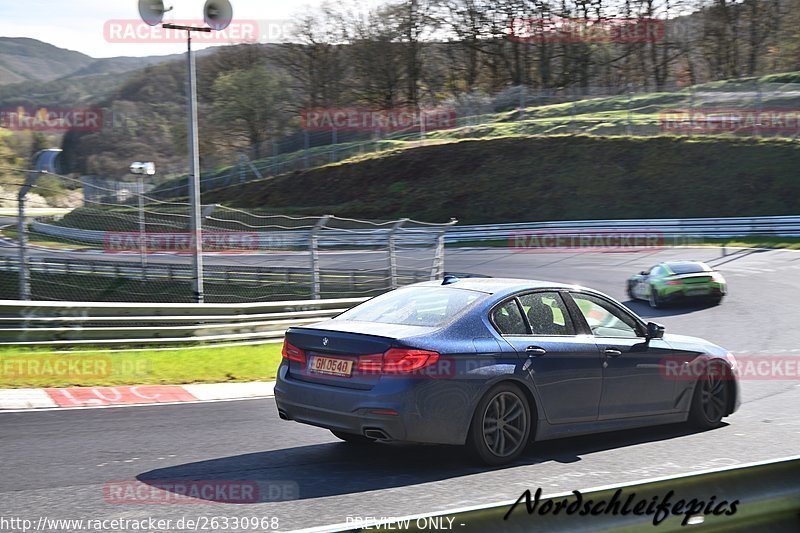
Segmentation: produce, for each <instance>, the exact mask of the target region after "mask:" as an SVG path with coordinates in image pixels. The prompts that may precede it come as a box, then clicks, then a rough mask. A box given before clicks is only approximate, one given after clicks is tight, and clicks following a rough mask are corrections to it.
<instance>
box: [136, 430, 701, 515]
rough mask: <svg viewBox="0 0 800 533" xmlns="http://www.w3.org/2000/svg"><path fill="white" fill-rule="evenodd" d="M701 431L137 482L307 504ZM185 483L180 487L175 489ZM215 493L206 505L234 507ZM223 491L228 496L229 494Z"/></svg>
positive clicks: (227, 461)
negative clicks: (252, 491) (517, 452)
mask: <svg viewBox="0 0 800 533" xmlns="http://www.w3.org/2000/svg"><path fill="white" fill-rule="evenodd" d="M693 433H695V431H694V430H692V429H691V427H689V426H688V425H686V424H672V425H667V426H657V427H652V428H642V429H634V430H627V431H618V432H613V433H606V434H596V435H589V436H582V437H571V438H567V439H559V440H553V441H544V442H541V443H535V444H533V445H532V446H531V447H530V448H529V449H528V451H527V452H526V453H525V454H524V455H523V456H522V457H521V458H520V459H519V460H517V461H516V462H514V463H512V464H510V465H506V466H503V467H495V468H492V467H487V466H481V465H478V464H477V463H476V462H475V460H474V459H472V457H471V456H469V455H468V454H467V453H466V451H465V450H464V448H462V447H456V446H434V445H412V444H367V445H355V444H348V443H345V442H330V443H324V444H314V445H309V446H298V447H295V448H285V449H275V450H270V451H264V452H258V453H250V454H242V455H235V456H231V457H223V458H219V459H211V460H208V461H199V462H195V463H186V464H182V465H176V466H172V467H167V468H160V469H156V470H151V471H149V472H145V473H142V474H140V475H139V476H137V479H138V480H139V481H140V482H142V483H145V484H148V485H152V486H155V487H158V488H161V489H163V490H178V489H176V488H174V487H181V486H182V487H184V489H183V490H185V486H186V485H197V484H202V485H210V486H214V487H223V488H225V487H233V486H237V485H242V484H248V483H249V484H253V485H258V486H259V487H260V489H259V490H258V492H257V497H256V498H253V499H252V500H250V501H245V502H237V503H264V502H277V501H292V500H306V499H312V498H322V497H327V496H337V495H344V494H353V493H359V492H366V491H374V490H382V489H388V488H394V487H405V486H413V485H418V484H423V483H430V482H435V481H441V480H444V479H451V478H458V477H462V476H467V475H472V474H480V473H483V472H488V471H492V470H503V469H507V468H514V467H519V466H525V465H536V464H546V463H549V462H557V463H576V462H579V461H581V460H582V457H583V456H585V455H590V454H593V453H597V452H602V451H605V450H610V449H617V448H624V447H627V446H635V445H638V444H642V443H645V442H655V441H661V440H667V439H673V438H678V437H682V436H686V435H690V434H693ZM177 481H180V483H176V482H177ZM209 492H211V495H205V497H204V496H203V495H201V496H200V498H201V499H206V500H208V501H217V502H223V503H224V502H228V503H230V502H229V501H228V500H222V499H219V498H217V497H215V496H214V494H215V491H213V490H212V491H209ZM223 493H224V491H223Z"/></svg>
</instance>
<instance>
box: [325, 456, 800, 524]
mask: <svg viewBox="0 0 800 533" xmlns="http://www.w3.org/2000/svg"><path fill="white" fill-rule="evenodd" d="M531 484H532V486H531V487H530V490H531V492H535V491H536V489H537V487H536V482H535V479H534V478H532V480H531ZM618 491H620V495H618V496H617V497H616V498H615V497H614V494H615V493H616V492H618ZM671 491H673V492H672V494H671V495H670V496H669V498H668V499H667V500H666V501H667V502H668V504H669V507H668V510H669V511H670V512H669V513H667V514H664V513H663V512H662V513H660V514H659V515H658V518H659V523H658V525H657V526H654V518H655V512H648V511H647V507H648V506H649V504H650V503H651V502H654V501H655V502H657V503H661V502H664V501H665V498H666V497H667V494H669V493H670V492H671ZM631 495H632V496H633V504H631V505H628V506H627V512H623V510H624V509H625V508H626V506H625V505H624V504H625V502H626V500H627V499H628V498H629V497H630V496H631ZM712 497H713V500H712ZM577 498H578V497H577V496H576V495H575V494H574V493H566V494H560V495H556V496H549V497H543V498H541V499H540V500H539V501H538V504H537V505H536V508H535V509H534V510H533V511H532V512H530V513H529V512H528V510H527V508H526V502H525V501H524V499H523V500H522V501H520V502H519V504H518V505H517V506H516V507H515V508H514V510H513V511H512V512H511V513H510V514H508V513H509V510H510V509H511V508H512V505H514V503H515V501H509V502H503V503H498V504H494V505H489V506H481V507H476V508H471V509H462V510H454V511H452V512H443V513H442V512H437V513H431V514H427V515H418V516H410V517H406V518H401V519H392V520H390V521H384V522H380V523H377V524H375V523H362V524H358V525H357V526H358V527H363V528H366V527H369V529H371V530H373V529H374V530H378V531H389V530H398V529H402V530H405V531H423V530H428V529H435V528H434V527H433V525H436V524H444V525H445V526H448V525H449V524H453V527H452V528H451V527H447V528H448V529H456V530H458V531H510V532H515V531H519V532H528V531H545V532H547V531H630V532H636V531H645V530H652V531H658V532H671V531H687V530H692V526H701V527H702V528H703V530H710V531H734V530H736V531H798V530H800V457H791V458H787V459H778V460H771V461H765V462H761V463H753V464H750V465H737V466H734V467H730V468H724V469H718V470H713V471H706V472H701V473H697V474H685V475H678V476H670V477H666V478H661V479H658V480H653V481H643V482H637V483H632V484H621V485H615V486H610V487H602V488H599V489H588V490H585V491H581V498H582V499H581V501H580V502H579V503H578V504H575V502H576V501H577ZM590 500H591V504H590V506H589V512H583V511H584V508H585V507H584V506H585V505H586V503H587V502H589V501H590ZM534 501H535V497H532V498H531V502H532V504H533V502H534ZM562 501H563V502H565V504H563V505H561V506H560V507H559V504H560V503H561V502H562ZM614 501H618V502H619V504H617V505H614V504H613V503H610V504H609V505H603V507H602V508H600V507H597V504H599V503H601V502H606V503H609V502H614ZM640 501H643V502H645V503H644V505H642V506H641V508H639V511H638V512H635V510H636V507H635V504H636V503H637V502H640ZM734 501H735V502H737V503H736V509H735V510H734V511H733V512H732V513H729V514H728V512H730V511H731V510H732V507H731V503H732V502H734ZM679 502H681V505H680V507H678V505H677V504H678V503H679ZM699 502H703V504H704V505H703V506H702V509H701V510H697V508H698V505H696V504H698V503H699ZM723 502H724V503H723ZM690 505H694V508H693V509H692V508H691V507H689V506H690ZM723 506H724V509H723ZM652 507H653V509H654V510H655V508H656V506H655V505H653V506H652ZM556 509H558V510H559V511H558V512H555V510H556ZM595 509H597V511H596V512H592V511H595ZM606 509H610V511H608V512H606ZM615 509H616V512H613V511H614V510H615ZM715 509H716V510H717V511H719V512H717V513H714V510H715ZM692 511H694V512H692ZM673 512H674V514H673ZM684 520H686V521H687V524H688V525H682V522H683V521H684ZM342 525H344V526H345V527H336V526H334V527H331V528H325V527H322V528H317V529H316V530H317V531H320V532H321V531H342V530H352V527H353V525H354V524H346V525H345V524H341V525H340V526H342ZM456 525H457V526H458V527H455V526H456ZM347 526H350V527H347Z"/></svg>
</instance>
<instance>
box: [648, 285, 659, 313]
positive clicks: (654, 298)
mask: <svg viewBox="0 0 800 533" xmlns="http://www.w3.org/2000/svg"><path fill="white" fill-rule="evenodd" d="M648 302H649V303H650V307H652V308H653V309H656V308H658V307H661V297H660V296H659V295H658V290H657V289H656V288H655V287H653V286H652V285H651V286H650V298H649V299H648Z"/></svg>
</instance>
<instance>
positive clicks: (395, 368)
mask: <svg viewBox="0 0 800 533" xmlns="http://www.w3.org/2000/svg"><path fill="white" fill-rule="evenodd" d="M438 360H439V354H438V353H436V352H429V351H428V350H416V349H413V348H392V349H391V350H389V351H388V352H386V353H385V354H383V373H384V374H408V373H410V372H415V371H417V370H420V369H422V368H425V367H426V366H431V365H434V364H436V361H438Z"/></svg>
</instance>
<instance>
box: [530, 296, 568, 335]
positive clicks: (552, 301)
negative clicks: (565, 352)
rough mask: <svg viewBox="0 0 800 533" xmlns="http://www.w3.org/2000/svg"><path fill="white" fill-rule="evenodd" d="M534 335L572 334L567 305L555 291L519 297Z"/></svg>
mask: <svg viewBox="0 0 800 533" xmlns="http://www.w3.org/2000/svg"><path fill="white" fill-rule="evenodd" d="M519 301H520V303H521V304H522V309H523V311H525V314H526V315H527V316H528V322H529V323H530V325H531V330H532V331H533V334H534V335H574V334H575V328H574V327H573V325H572V320H571V319H570V317H569V313H568V312H567V307H566V306H565V305H564V301H563V300H562V299H561V295H560V294H558V293H557V292H534V293H530V294H525V295H523V296H520V297H519Z"/></svg>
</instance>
